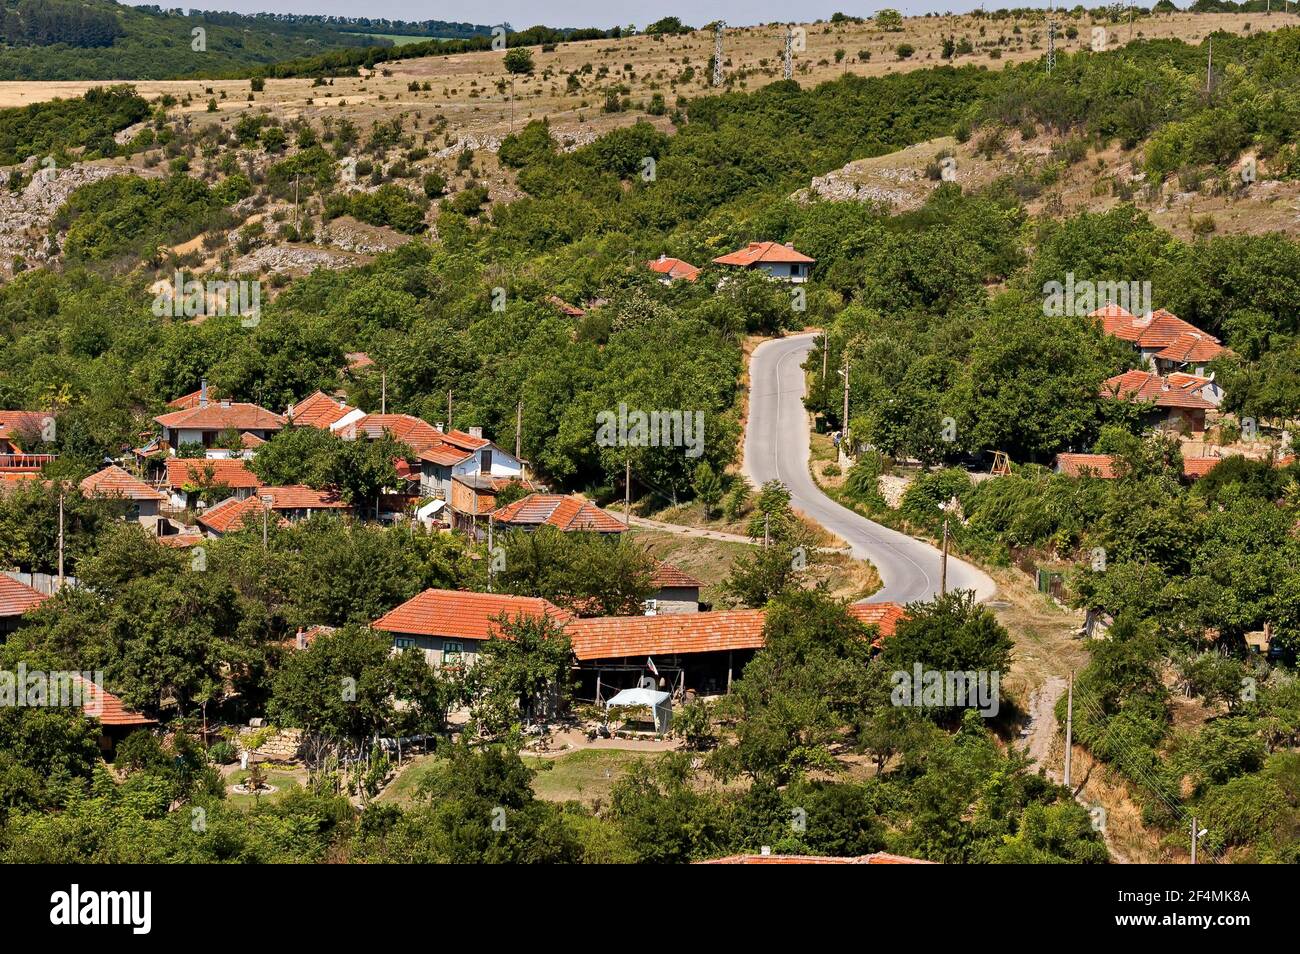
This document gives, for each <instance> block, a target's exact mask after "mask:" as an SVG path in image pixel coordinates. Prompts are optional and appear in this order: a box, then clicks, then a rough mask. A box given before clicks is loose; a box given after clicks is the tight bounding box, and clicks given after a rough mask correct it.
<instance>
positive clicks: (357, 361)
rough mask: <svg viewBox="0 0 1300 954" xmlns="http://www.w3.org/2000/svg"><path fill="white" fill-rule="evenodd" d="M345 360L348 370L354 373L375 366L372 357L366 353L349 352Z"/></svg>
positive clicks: (344, 357)
mask: <svg viewBox="0 0 1300 954" xmlns="http://www.w3.org/2000/svg"><path fill="white" fill-rule="evenodd" d="M343 360H344V361H346V362H347V363H348V370H349V371H353V372H355V371H361V370H364V369H365V368H373V367H374V366H375V362H374V361H373V360H372V359H371V357H370V355H368V354H366V353H365V352H364V351H349V352H348V353H347V354H345V355H344V356H343Z"/></svg>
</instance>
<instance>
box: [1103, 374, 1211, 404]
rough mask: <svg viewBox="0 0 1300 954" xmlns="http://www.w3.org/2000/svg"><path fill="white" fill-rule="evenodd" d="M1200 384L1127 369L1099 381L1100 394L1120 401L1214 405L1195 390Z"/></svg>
mask: <svg viewBox="0 0 1300 954" xmlns="http://www.w3.org/2000/svg"><path fill="white" fill-rule="evenodd" d="M1199 390H1200V388H1199V387H1193V386H1188V387H1179V386H1178V385H1177V384H1174V383H1170V381H1169V380H1168V379H1167V378H1163V377H1161V376H1160V375H1158V374H1156V373H1155V372H1153V371H1126V372H1125V373H1123V374H1117V375H1115V377H1113V378H1107V379H1106V380H1105V381H1104V382H1102V386H1101V396H1102V397H1109V398H1115V399H1116V400H1120V401H1143V402H1147V401H1149V402H1152V403H1154V404H1155V405H1156V407H1182V408H1202V409H1206V410H1209V409H1211V408H1213V407H1214V405H1213V404H1212V403H1211V402H1209V401H1207V400H1206V399H1205V398H1203V397H1201V396H1200V394H1198V393H1196V392H1197V391H1199Z"/></svg>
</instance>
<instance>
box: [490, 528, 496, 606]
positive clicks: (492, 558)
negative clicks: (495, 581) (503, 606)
mask: <svg viewBox="0 0 1300 954" xmlns="http://www.w3.org/2000/svg"><path fill="white" fill-rule="evenodd" d="M495 522H496V521H495V520H493V515H492V514H491V513H489V514H488V592H489V593H491V592H492V574H493V572H494V569H495V568H494V564H495V563H496V557H495V556H494V555H493V553H492V526H493V524H494V523H495Z"/></svg>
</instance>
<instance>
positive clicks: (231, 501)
mask: <svg viewBox="0 0 1300 954" xmlns="http://www.w3.org/2000/svg"><path fill="white" fill-rule="evenodd" d="M265 513H266V505H265V504H263V503H262V501H260V500H259V499H258V498H257V497H255V496H254V497H245V498H244V499H243V500H237V499H235V498H234V497H227V498H226V499H225V500H223V501H221V503H219V504H215V505H213V506H211V507H209V508H208V509H207V510H206V511H204V512H203V513H202V514H200V515H199V525H200V526H203V527H206V528H207V529H208V530H211V531H212V532H213V533H232V532H234V531H236V530H242V529H243V528H244V527H260V526H261V525H262V518H263V514H265ZM276 519H277V520H278V522H279V524H280V525H281V526H283V525H284V520H283V518H279V517H277V518H276Z"/></svg>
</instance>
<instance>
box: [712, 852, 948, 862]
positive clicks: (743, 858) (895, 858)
mask: <svg viewBox="0 0 1300 954" xmlns="http://www.w3.org/2000/svg"><path fill="white" fill-rule="evenodd" d="M696 864H701V865H932V864H936V862H933V861H923V860H922V859H920V858H908V857H906V856H904V855H891V854H887V853H886V852H883V851H877V852H875V853H874V854H870V855H857V856H855V857H851V858H832V857H830V856H827V855H728V856H727V857H726V858H710V859H709V860H708V861H698V862H696Z"/></svg>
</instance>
